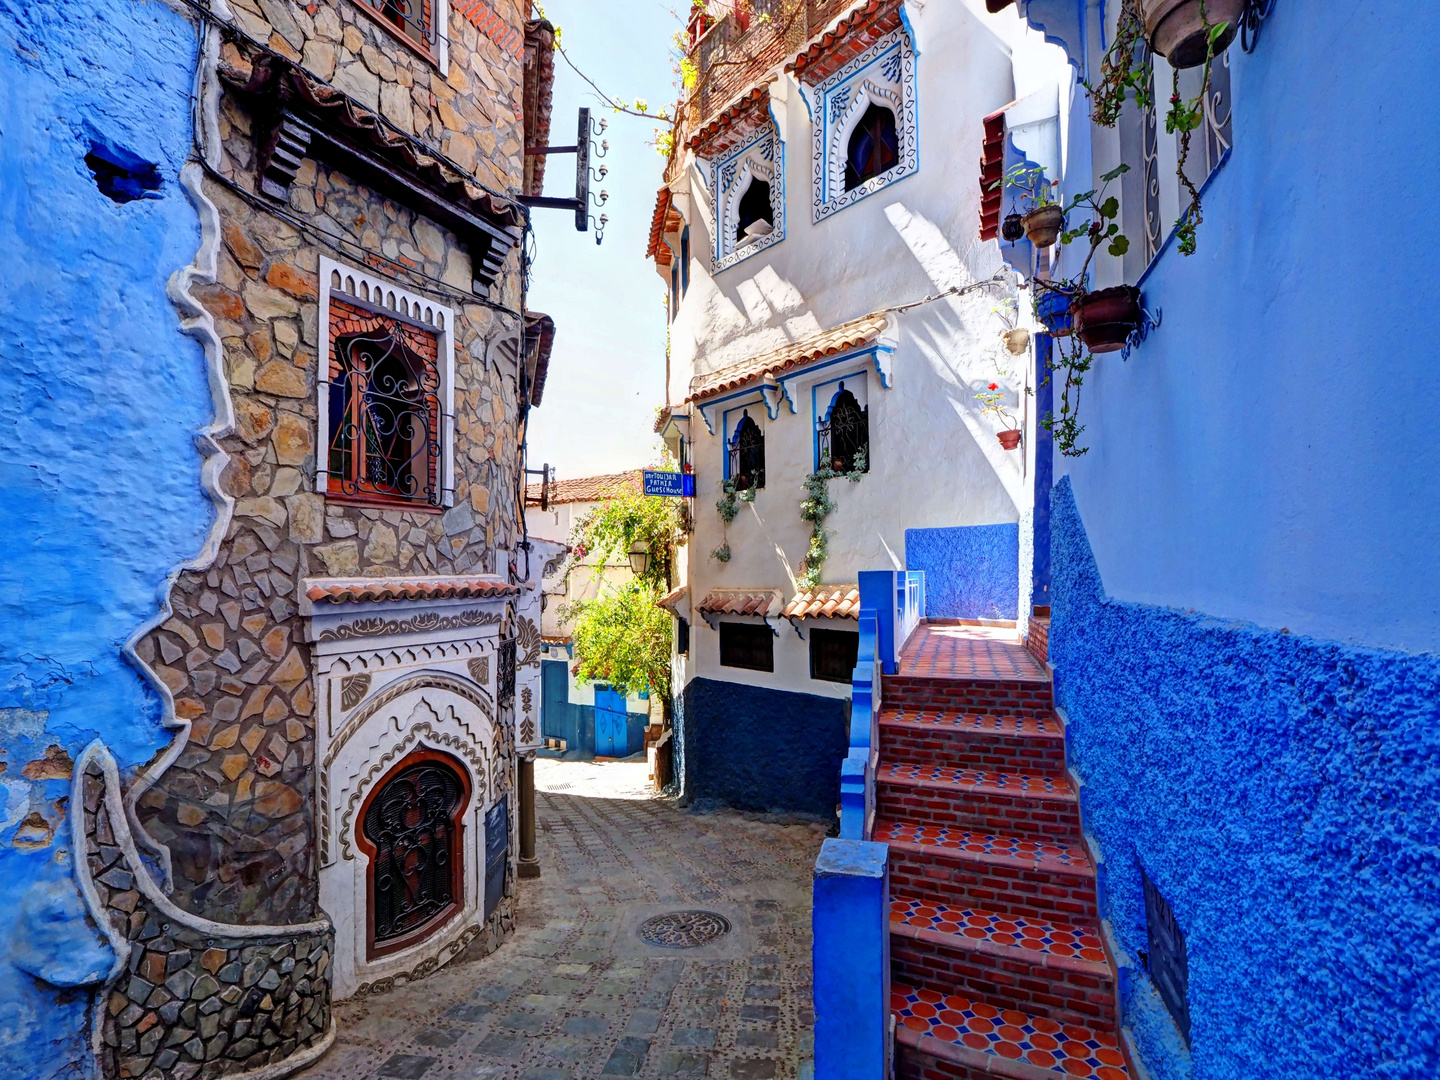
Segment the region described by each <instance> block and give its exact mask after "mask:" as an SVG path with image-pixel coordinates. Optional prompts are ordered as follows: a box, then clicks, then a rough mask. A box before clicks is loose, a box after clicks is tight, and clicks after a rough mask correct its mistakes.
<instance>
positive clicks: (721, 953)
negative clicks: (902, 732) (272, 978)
mask: <svg viewBox="0 0 1440 1080" xmlns="http://www.w3.org/2000/svg"><path fill="white" fill-rule="evenodd" d="M645 772H646V767H645V765H644V763H643V762H642V763H639V764H637V763H634V762H613V763H607V764H602V765H595V764H590V763H584V762H559V761H545V760H541V761H538V762H536V766H535V782H536V788H537V795H536V803H537V811H538V831H537V847H538V848H539V851H538V854H539V857H540V861H541V866H542V876H541V878H540V879H539V880H538V881H522V882H520V886H519V887H520V894H519V903H518V909H517V911H518V918H517V928H516V932H515V934H514V936H513V937H512V938H511V939H510V940H509V941H507V942H506V943H505V944H504V945H503V946H502V947H501V948H500V949H499V950H498V951H497V952H495V953H493V954H492V955H490V956H489V957H486V958H485V959H483V960H478V961H473V962H468V963H458V964H452V965H450V966H449V967H447V968H445V969H443V970H441V971H439V972H437V973H436V974H434V975H432V976H431V977H430V978H428V979H426V980H424V981H422V982H419V983H417V984H415V985H413V986H407V987H402V988H400V989H398V990H395V991H393V992H391V993H389V994H386V995H383V996H378V997H373V998H367V999H364V1000H360V1001H351V1002H345V1003H343V1004H341V1005H339V1006H337V1007H336V1009H335V1015H336V1019H337V1020H338V1022H339V1025H340V1028H339V1037H338V1039H337V1041H336V1044H335V1047H334V1048H333V1049H332V1050H331V1051H330V1053H329V1054H327V1055H326V1056H325V1058H323V1059H322V1060H321V1061H320V1063H319V1064H318V1065H316V1066H315V1067H313V1068H311V1069H310V1070H308V1071H307V1072H305V1073H303V1074H301V1075H302V1076H303V1077H304V1078H305V1080H322V1078H323V1080H361V1078H371V1077H376V1078H378V1077H387V1078H402V1080H408V1078H418V1077H424V1080H441V1078H446V1080H448V1078H452V1077H475V1078H486V1080H517V1078H519V1080H582V1078H588V1077H600V1076H634V1077H640V1078H650V1077H662V1076H683V1077H694V1076H709V1077H715V1078H718V1080H725V1078H730V1080H810V1077H811V1076H812V1075H813V1064H812V1060H811V1059H812V1057H813V1036H812V1019H813V1018H812V1014H811V1008H810V877H811V868H812V867H813V865H814V862H815V856H816V854H817V853H818V851H819V848H820V842H821V840H822V839H823V837H824V828H823V827H822V826H820V825H812V824H797V825H778V824H770V823H766V822H762V821H758V820H754V819H752V818H748V817H746V816H742V815H739V814H732V813H715V814H700V813H693V812H687V811H683V810H679V809H677V808H676V807H675V806H674V805H673V804H672V803H670V802H668V801H665V800H659V799H653V798H651V797H649V796H648V795H647V793H646V791H645ZM688 909H702V910H705V911H709V912H714V913H716V914H718V915H721V916H723V917H724V918H725V919H726V920H728V922H729V923H730V925H731V928H732V929H731V930H730V932H729V933H728V934H725V935H723V936H722V937H720V938H719V939H717V940H716V941H714V942H711V943H709V944H706V945H703V946H700V947H697V948H691V949H668V948H660V947H656V946H652V945H649V944H646V943H645V942H643V941H642V940H641V939H640V937H639V933H638V930H639V925H640V923H641V922H643V921H644V920H645V919H647V918H650V917H652V916H654V915H657V914H661V913H665V912H670V911H677V910H688Z"/></svg>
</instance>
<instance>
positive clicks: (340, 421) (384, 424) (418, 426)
mask: <svg viewBox="0 0 1440 1080" xmlns="http://www.w3.org/2000/svg"><path fill="white" fill-rule="evenodd" d="M366 314H367V315H368V313H366ZM364 321H365V323H366V324H368V328H367V329H365V330H362V331H360V332H357V333H347V334H340V335H337V337H336V339H335V341H334V344H333V345H332V349H331V360H330V378H329V380H328V381H327V382H326V383H325V386H326V392H327V393H328V395H329V408H330V432H329V438H330V443H329V446H330V451H329V457H328V462H329V464H328V469H327V473H328V478H329V479H328V484H327V489H328V490H329V491H331V492H333V493H335V494H343V495H351V496H358V497H360V498H362V499H364V498H368V499H374V500H375V501H380V502H394V501H404V502H422V503H426V504H428V505H431V506H439V505H441V488H440V475H439V473H440V461H441V445H440V431H441V427H440V423H441V413H440V396H439V394H440V375H439V372H438V370H437V363H436V358H437V355H438V345H437V342H436V339H435V337H434V336H433V335H428V334H426V333H425V332H424V331H422V330H418V329H415V328H413V327H410V326H407V325H403V324H401V323H400V322H399V321H398V320H395V319H387V318H385V317H383V316H372V317H368V318H367V319H365V320H364Z"/></svg>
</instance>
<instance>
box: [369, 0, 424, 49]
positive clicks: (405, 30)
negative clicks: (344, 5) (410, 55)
mask: <svg viewBox="0 0 1440 1080" xmlns="http://www.w3.org/2000/svg"><path fill="white" fill-rule="evenodd" d="M356 2H357V3H358V4H359V5H360V6H361V7H363V8H365V9H366V10H368V11H370V12H372V13H373V14H374V15H375V16H376V20H377V21H378V22H381V23H383V24H384V25H386V26H389V27H391V28H392V29H393V30H394V31H395V32H396V33H397V34H400V35H401V36H403V37H404V38H406V39H407V40H409V41H410V42H412V43H414V44H416V45H418V46H420V47H421V48H422V49H424V50H426V51H427V52H428V51H430V49H431V46H432V44H433V42H434V41H435V0H356Z"/></svg>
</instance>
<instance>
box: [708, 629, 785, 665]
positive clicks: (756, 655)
mask: <svg viewBox="0 0 1440 1080" xmlns="http://www.w3.org/2000/svg"><path fill="white" fill-rule="evenodd" d="M720 666H721V667H733V668H747V669H748V670H750V671H774V670H775V634H774V633H773V632H772V631H771V629H770V627H768V626H766V625H765V624H764V623H730V622H722V623H721V624H720Z"/></svg>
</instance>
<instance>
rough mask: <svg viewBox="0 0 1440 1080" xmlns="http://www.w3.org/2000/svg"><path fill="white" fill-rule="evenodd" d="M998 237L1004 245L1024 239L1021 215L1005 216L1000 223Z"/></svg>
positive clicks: (1023, 224)
mask: <svg viewBox="0 0 1440 1080" xmlns="http://www.w3.org/2000/svg"><path fill="white" fill-rule="evenodd" d="M1000 237H1001V239H1003V240H1004V241H1005V242H1006V243H1010V244H1013V243H1015V241H1016V240H1023V239H1025V218H1024V216H1023V215H1021V214H1006V215H1005V220H1004V221H1002V222H1001V223H1000Z"/></svg>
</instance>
